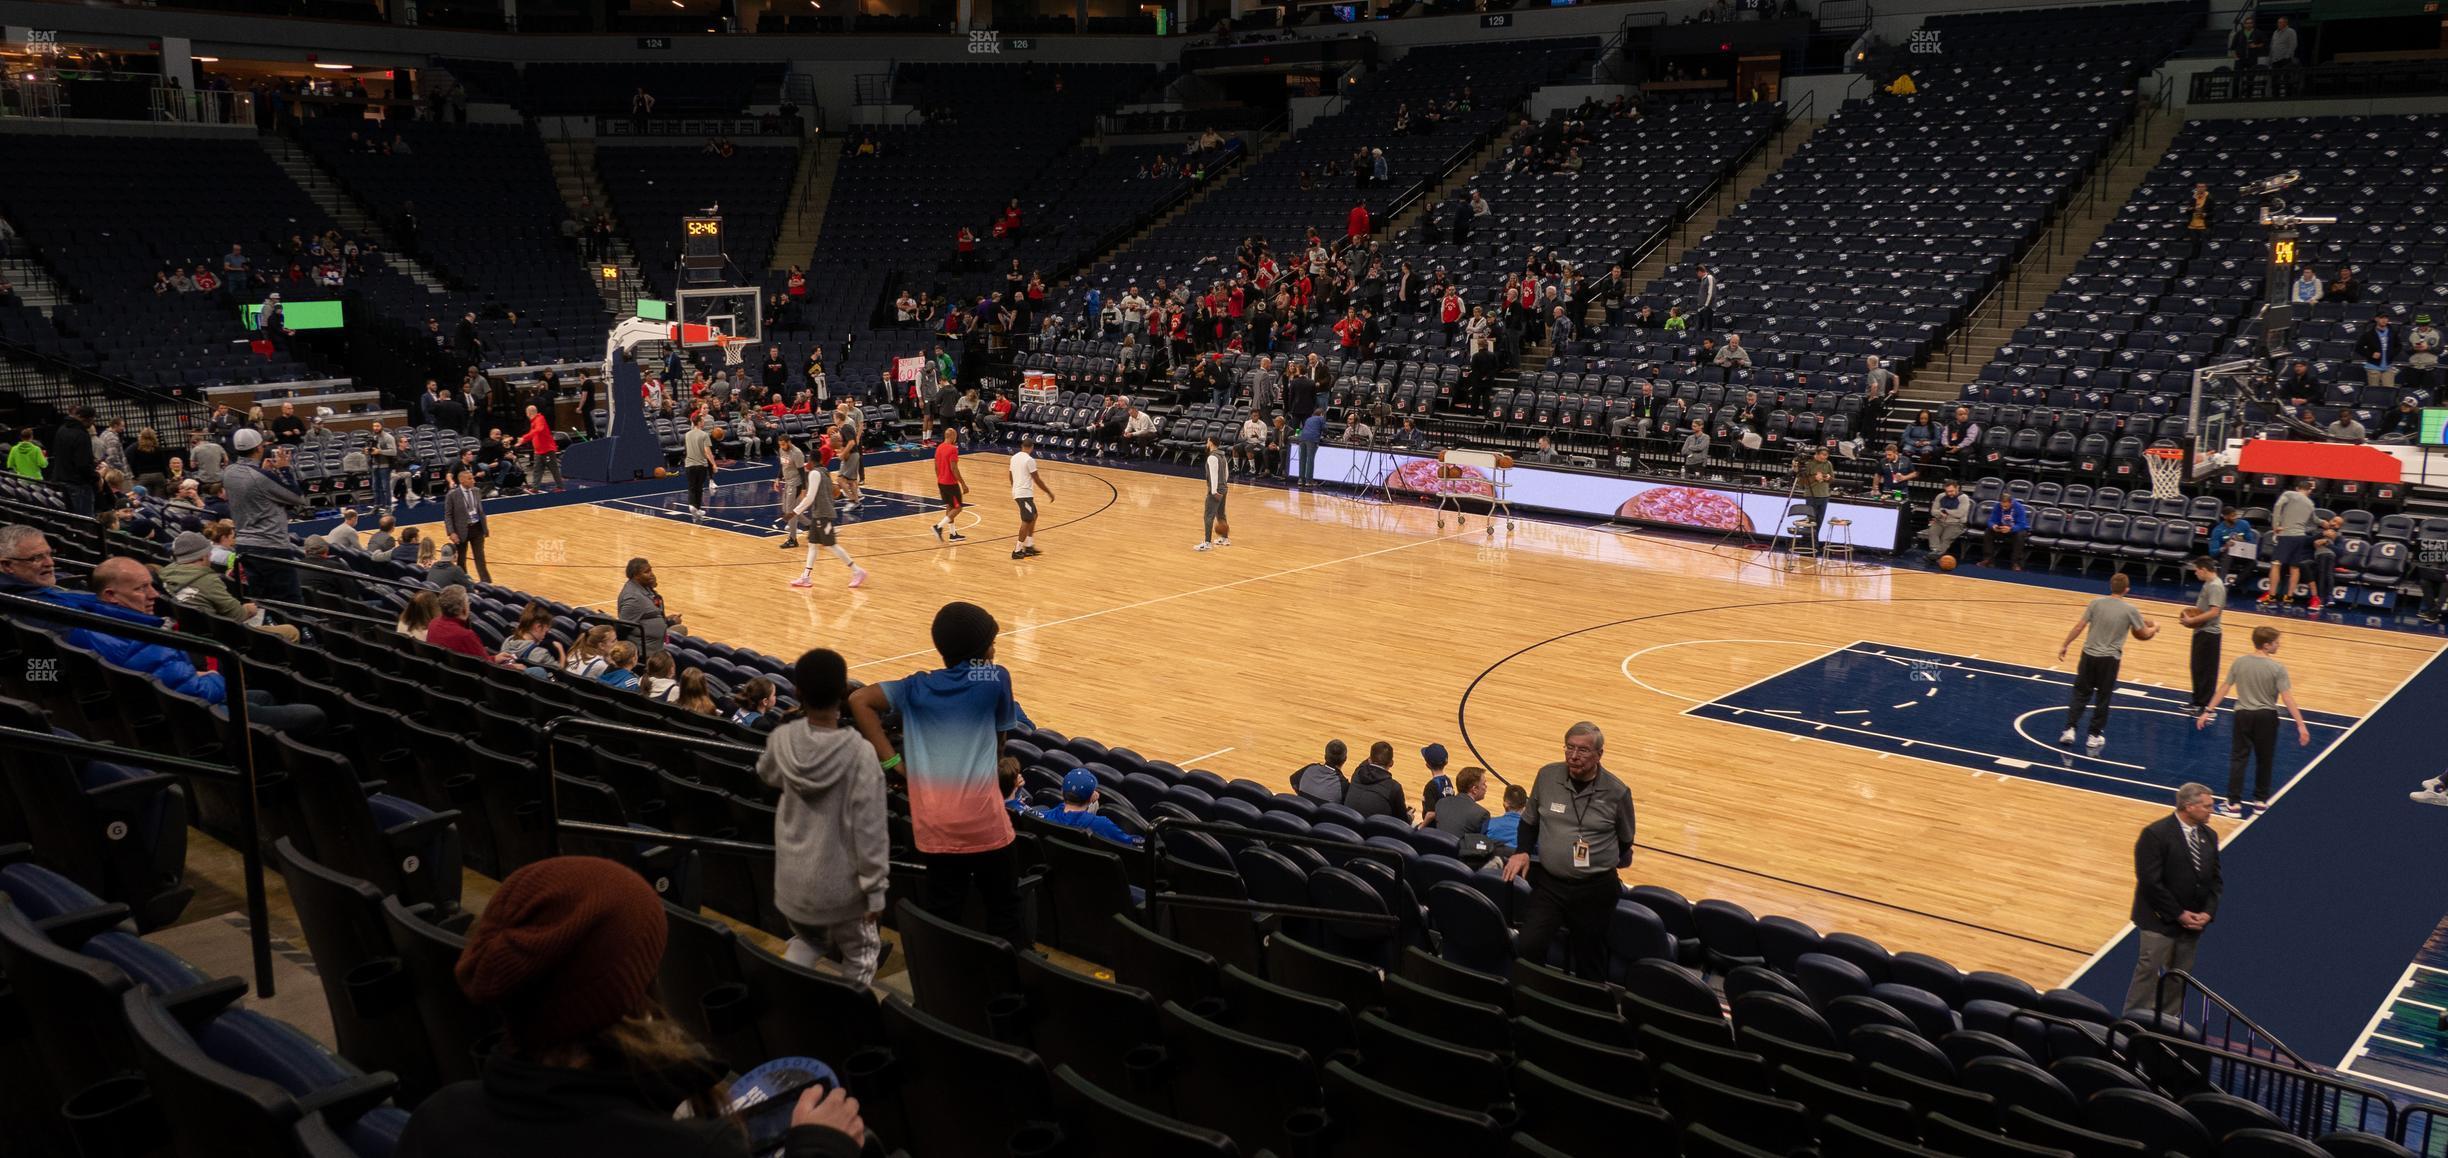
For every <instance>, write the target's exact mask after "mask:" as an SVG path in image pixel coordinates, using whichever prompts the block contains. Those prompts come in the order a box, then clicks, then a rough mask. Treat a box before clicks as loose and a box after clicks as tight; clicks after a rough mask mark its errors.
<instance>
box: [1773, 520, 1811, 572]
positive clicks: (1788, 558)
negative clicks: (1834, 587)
mask: <svg viewBox="0 0 2448 1158" xmlns="http://www.w3.org/2000/svg"><path fill="white" fill-rule="evenodd" d="M1785 517H1786V518H1787V519H1788V520H1791V521H1790V522H1788V523H1787V525H1786V527H1785V569H1786V570H1788V571H1799V570H1801V569H1802V561H1803V560H1805V559H1808V560H1810V564H1811V569H1812V570H1814V571H1815V570H1818V569H1819V546H1820V543H1819V526H1818V524H1816V523H1814V522H1812V521H1811V517H1810V507H1809V505H1808V504H1804V503H1795V504H1793V505H1792V506H1791V507H1788V508H1787V509H1786V511H1785ZM1769 545H1770V546H1771V547H1773V546H1775V541H1774V540H1770V544H1769Z"/></svg>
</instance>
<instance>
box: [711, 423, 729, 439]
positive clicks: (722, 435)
mask: <svg viewBox="0 0 2448 1158" xmlns="http://www.w3.org/2000/svg"><path fill="white" fill-rule="evenodd" d="M729 437H731V432H730V431H727V430H724V429H723V428H722V427H719V426H717V427H715V428H714V441H716V442H721V441H722V440H724V439H726V438H729Z"/></svg>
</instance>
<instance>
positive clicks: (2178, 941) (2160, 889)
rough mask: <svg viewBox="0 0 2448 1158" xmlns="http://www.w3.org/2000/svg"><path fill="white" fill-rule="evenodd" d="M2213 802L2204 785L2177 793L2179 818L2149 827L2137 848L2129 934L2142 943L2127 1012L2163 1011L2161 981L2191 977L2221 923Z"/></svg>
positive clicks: (2164, 818) (2163, 819)
mask: <svg viewBox="0 0 2448 1158" xmlns="http://www.w3.org/2000/svg"><path fill="white" fill-rule="evenodd" d="M2212 807H2213V797H2212V795H2211V793H2210V788H2209V786H2208V785H2205V784H2187V785H2185V786H2184V787H2182V788H2179V789H2177V790H2176V811H2175V812H2174V813H2172V814H2170V815H2167V816H2162V817H2160V818H2159V819H2157V820H2154V821H2152V822H2151V823H2150V825H2149V826H2148V827H2146V828H2144V829H2143V830H2142V835H2141V837H2140V839H2138V840H2136V841H2134V901H2133V923H2134V930H2135V932H2136V933H2137V934H2138V935H2139V936H2140V938H2141V941H2142V957H2141V960H2139V961H2136V962H2135V963H2134V974H2133V984H2132V985H2131V986H2130V987H2128V988H2127V989H2126V991H2125V1008H2126V1009H2128V1010H2132V1009H2165V1008H2166V1006H2163V1005H2161V1004H2160V1003H2159V975H2160V974H2161V973H2162V972H2165V971H2167V970H2171V969H2182V970H2185V971H2186V972H2188V973H2189V972H2191V971H2192V969H2193V955H2194V952H2195V951H2196V950H2198V949H2199V948H2200V947H2201V935H2202V930H2203V929H2205V928H2208V927H2209V925H2210V921H2211V919H2212V918H2214V917H2216V916H2217V915H2218V906H2219V892H2220V890H2221V889H2223V888H2224V887H2225V883H2224V882H2223V881H2222V880H2221V879H2220V877H2219V848H2218V834H2217V833H2215V832H2212V831H2210V825H2209V820H2210V812H2211V809H2212Z"/></svg>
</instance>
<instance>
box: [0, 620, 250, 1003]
mask: <svg viewBox="0 0 2448 1158" xmlns="http://www.w3.org/2000/svg"><path fill="white" fill-rule="evenodd" d="M0 609H4V610H7V611H9V612H10V613H11V614H10V616H9V618H11V619H13V620H15V621H16V622H17V623H19V624H21V625H24V626H29V627H35V628H37V629H38V630H49V629H50V626H51V625H53V624H73V625H76V626H80V627H88V628H92V629H95V630H97V631H100V632H102V633H104V634H107V635H112V636H119V637H123V638H128V639H141V640H144V641H145V642H147V643H158V644H161V645H163V646H165V647H173V648H177V649H179V650H180V651H184V652H192V653H195V654H197V655H203V656H209V657H211V658H212V659H214V660H217V661H219V663H220V668H221V679H222V697H221V702H222V707H223V710H225V711H226V712H228V713H229V726H230V737H231V742H230V747H231V750H232V751H234V752H236V753H237V759H236V760H235V761H233V762H232V763H229V764H214V763H208V762H205V761H200V760H193V759H189V758H187V757H184V756H171V755H164V754H158V753H152V752H144V753H140V754H136V753H130V752H129V751H128V750H127V749H124V748H118V747H114V746H111V745H108V744H96V743H93V742H91V741H87V740H80V739H71V738H69V737H65V736H53V735H49V734H46V733H38V732H29V731H22V730H19V729H15V728H0V736H5V737H7V739H8V740H9V741H10V742H11V743H12V744H14V745H18V746H22V747H24V748H30V749H33V750H35V751H38V752H57V753H61V754H65V755H75V756H87V757H92V758H94V759H100V760H108V761H111V762H114V763H122V764H133V765H136V766H138V767H142V768H153V769H157V770H160V771H165V772H177V773H179V774H180V775H184V776H192V777H198V778H201V779H206V780H219V781H222V782H225V783H234V784H237V785H239V786H240V787H241V788H242V789H244V796H245V798H246V806H245V807H244V808H242V809H240V810H239V817H240V823H239V828H238V833H239V846H238V857H239V863H240V866H241V867H240V871H241V874H242V875H243V876H244V877H245V881H246V912H247V945H248V948H249V949H250V950H251V951H252V955H253V958H254V966H255V993H256V996H258V997H271V996H272V995H273V985H272V918H271V912H270V909H269V907H268V905H267V904H266V901H265V897H264V866H263V837H262V833H263V802H262V800H261V799H260V797H261V793H260V792H259V791H258V789H257V780H258V777H257V775H256V768H255V765H256V760H255V735H254V733H253V732H252V731H251V730H249V729H248V727H247V698H246V693H247V687H246V665H245V664H244V663H242V662H241V661H240V656H239V654H238V652H237V651H236V650H234V649H232V648H230V647H228V646H226V645H223V644H221V643H217V642H215V641H213V640H210V639H205V638H202V637H200V636H193V635H188V634H185V633H183V632H177V631H170V630H167V629H164V628H160V627H151V626H147V625H145V624H141V623H134V622H131V621H129V620H125V619H120V618H117V617H115V616H108V615H97V614H95V613H93V612H90V611H79V610H77V609H75V608H72V607H61V606H59V605H57V604H54V603H47V602H44V601H43V600H40V599H32V598H28V597H26V596H23V595H13V594H0ZM14 767H16V768H18V769H20V770H21V769H22V767H23V766H22V765H17V766H14Z"/></svg>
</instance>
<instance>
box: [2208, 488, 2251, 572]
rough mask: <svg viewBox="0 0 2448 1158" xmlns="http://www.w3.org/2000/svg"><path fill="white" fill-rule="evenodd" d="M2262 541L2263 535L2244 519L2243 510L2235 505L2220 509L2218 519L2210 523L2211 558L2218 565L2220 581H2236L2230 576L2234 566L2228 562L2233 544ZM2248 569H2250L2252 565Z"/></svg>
mask: <svg viewBox="0 0 2448 1158" xmlns="http://www.w3.org/2000/svg"><path fill="white" fill-rule="evenodd" d="M2260 541H2261V537H2260V536H2259V535H2258V534H2256V533H2254V531H2253V528H2252V524H2251V523H2248V522H2245V521H2244V516H2243V514H2242V512H2239V511H2237V510H2236V509H2235V508H2234V507H2226V508H2224V509H2222V510H2220V511H2219V518H2218V521H2217V522H2215V523H2212V524H2210V558H2211V559H2212V560H2213V561H2214V562H2215V563H2216V564H2217V565H2218V570H2219V579H2220V581H2222V582H2226V583H2233V582H2234V579H2232V578H2231V577H2230V572H2231V571H2232V568H2230V567H2229V566H2228V562H2227V561H2228V559H2229V558H2230V555H2229V552H2230V551H2232V550H2233V549H2234V548H2233V544H2234V543H2256V544H2257V543H2259V542H2260ZM2246 569H2247V570H2250V567H2249V566H2248V567H2247V568H2246Z"/></svg>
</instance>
